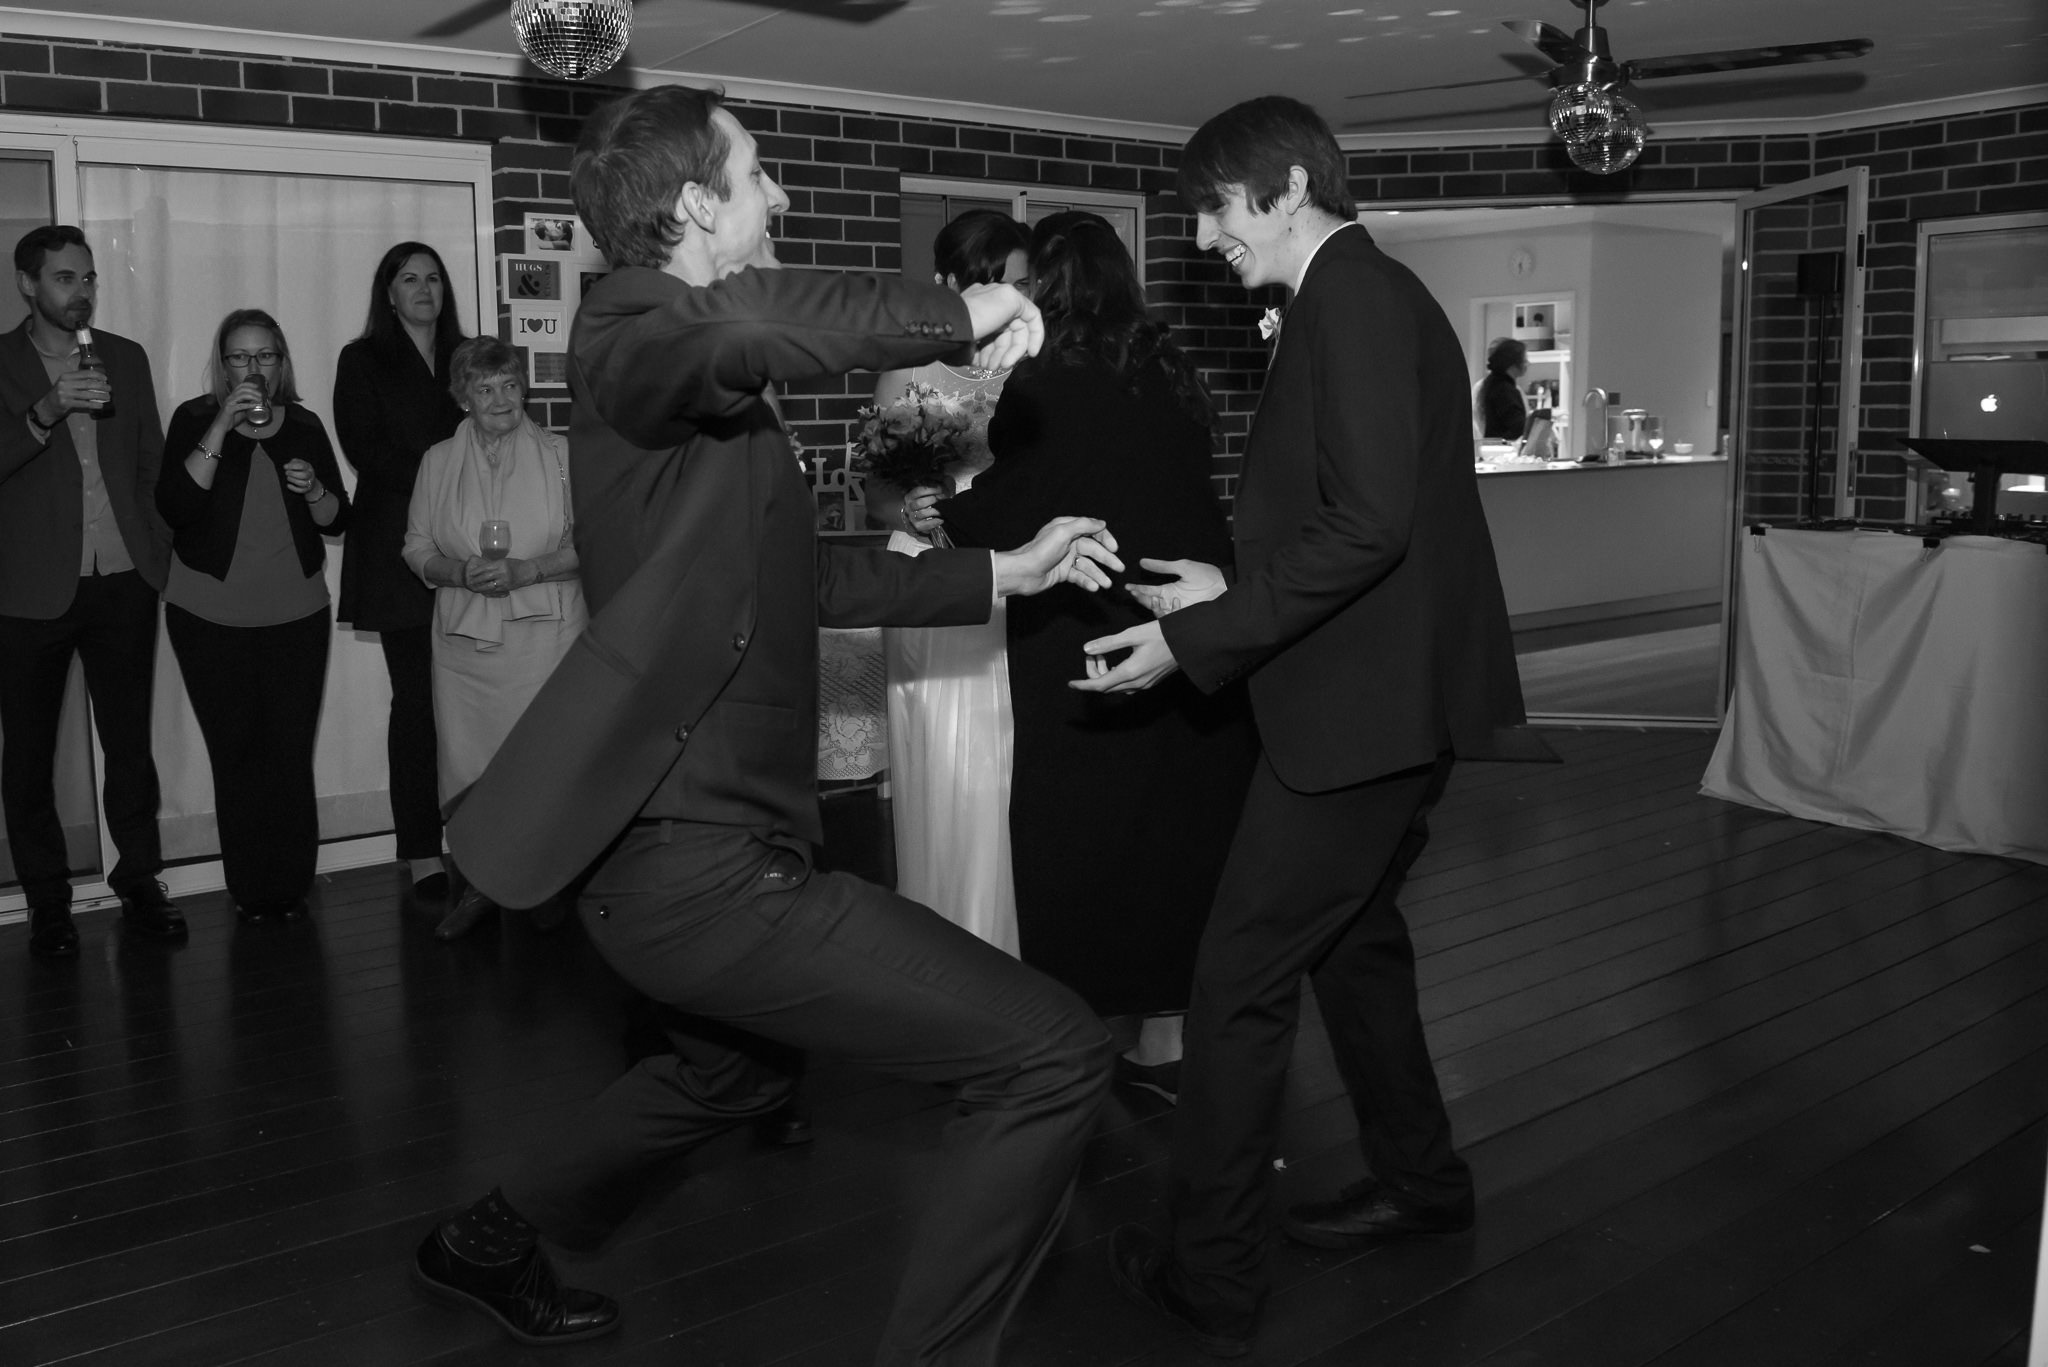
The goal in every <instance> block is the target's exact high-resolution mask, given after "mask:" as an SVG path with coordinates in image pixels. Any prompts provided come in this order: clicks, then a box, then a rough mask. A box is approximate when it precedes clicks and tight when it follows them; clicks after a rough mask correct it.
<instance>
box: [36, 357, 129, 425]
mask: <svg viewBox="0 0 2048 1367" xmlns="http://www.w3.org/2000/svg"><path fill="white" fill-rule="evenodd" d="M113 397H114V387H113V385H112V384H111V383H109V382H108V380H107V372H106V371H104V370H67V371H65V372H64V373H63V374H62V375H59V376H58V377H57V383H56V384H55V385H53V386H52V387H51V389H50V392H49V393H48V394H46V395H44V398H46V399H48V400H49V401H50V402H51V403H53V404H55V405H56V407H57V416H56V417H55V418H53V419H52V420H51V421H49V422H46V423H43V426H45V427H55V426H56V425H57V424H58V423H60V422H62V421H64V419H65V418H66V417H67V416H68V415H70V414H72V413H92V412H97V411H98V410H99V409H102V408H105V407H106V406H107V403H108V402H109V401H110V400H111V399H112V398H113ZM36 419H37V421H39V422H40V421H41V420H42V401H41V400H38V401H37V403H36Z"/></svg>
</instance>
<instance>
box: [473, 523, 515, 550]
mask: <svg viewBox="0 0 2048 1367" xmlns="http://www.w3.org/2000/svg"><path fill="white" fill-rule="evenodd" d="M476 549H477V554H479V555H481V556H483V558H484V559H486V560H503V559H504V558H505V557H506V556H508V555H510V554H511V553H512V524H511V523H509V522H504V521H500V520H499V519H497V518H491V519H489V520H487V521H486V522H485V523H484V525H483V527H482V528H481V529H479V530H478V532H477V534H476Z"/></svg>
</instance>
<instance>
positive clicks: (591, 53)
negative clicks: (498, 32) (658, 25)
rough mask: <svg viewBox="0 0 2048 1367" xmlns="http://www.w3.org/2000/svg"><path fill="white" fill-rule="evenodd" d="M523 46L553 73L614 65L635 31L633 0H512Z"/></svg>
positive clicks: (576, 73) (575, 74)
mask: <svg viewBox="0 0 2048 1367" xmlns="http://www.w3.org/2000/svg"><path fill="white" fill-rule="evenodd" d="M512 31H513V32H514V33H516V34H518V35H519V49H520V51H522V52H524V53H525V54H526V55H527V56H528V57H529V58H531V59H532V61H533V64H534V65H535V66H537V67H539V68H540V69H541V70H542V71H545V72H547V73H548V74H549V75H550V76H561V77H564V78H566V79H568V80H571V81H580V80H583V79H584V78H585V77H588V76H597V75H601V74H603V73H604V72H607V71H610V70H611V69H612V66H613V64H614V63H616V62H617V61H618V60H619V58H620V57H621V56H623V55H624V54H625V51H626V42H627V40H628V39H630V38H631V37H632V36H633V0H512Z"/></svg>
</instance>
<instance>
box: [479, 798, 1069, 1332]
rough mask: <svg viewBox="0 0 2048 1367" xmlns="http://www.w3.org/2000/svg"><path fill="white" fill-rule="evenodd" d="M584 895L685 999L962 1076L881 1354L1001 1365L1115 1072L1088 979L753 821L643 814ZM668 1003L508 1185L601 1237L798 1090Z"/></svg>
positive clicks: (954, 1083) (612, 935) (861, 1059)
mask: <svg viewBox="0 0 2048 1367" xmlns="http://www.w3.org/2000/svg"><path fill="white" fill-rule="evenodd" d="M578 910H579V912H580V913H581V916H582V920H583V925H584V928H585V930H586V931H588V933H589V935H590V939H591V942H592V943H593V944H595V945H596V947H597V949H598V952H599V953H600V954H602V955H603V956H604V958H605V960H606V961H607V962H608V963H610V964H611V966H612V967H613V968H614V969H616V970H617V971H618V972H619V974H620V975H621V976H622V977H624V978H625V979H626V980H627V981H628V982H630V983H631V984H632V985H633V986H634V987H636V988H638V989H639V990H640V991H641V992H644V993H645V994H647V995H648V996H649V997H651V998H653V999H654V1000H656V1001H657V1002H661V1003H663V1004H665V1005H666V1006H668V1007H670V1008H674V1010H675V1011H679V1012H689V1013H693V1014H694V1015H697V1016H701V1017H705V1018H708V1019H709V1020H712V1021H716V1022H718V1023H719V1024H720V1025H722V1026H726V1027H737V1028H739V1029H741V1030H745V1031H750V1032H753V1033H756V1034H759V1035H762V1036H765V1037H766V1038H768V1039H770V1040H774V1041H777V1042H779V1043H781V1044H785V1045H790V1046H794V1047H796V1048H800V1049H804V1050H822V1051H824V1052H827V1053H830V1054H833V1055H836V1056H838V1057H840V1058H845V1059H849V1060H852V1061H855V1062H858V1063H861V1064H864V1065H866V1066H868V1067H871V1068H875V1069H878V1070H880V1071H882V1072H885V1073H890V1074H893V1075H895V1076H897V1077H904V1078H913V1079H916V1080H919V1081H923V1082H933V1083H939V1084H942V1085H945V1086H949V1087H951V1088H953V1089H954V1090H955V1093H956V1104H955V1111H954V1115H953V1118H952V1119H951V1120H950V1121H949V1122H948V1123H947V1125H946V1129H945V1133H944V1137H943V1139H942V1141H941V1143H940V1146H939V1149H938V1151H937V1153H936V1154H933V1155H931V1156H929V1157H925V1158H922V1159H921V1160H920V1165H919V1168H918V1171H917V1174H916V1178H915V1186H916V1188H917V1190H918V1199H917V1203H916V1204H917V1205H918V1206H919V1207H920V1211H919V1214H918V1217H917V1221H916V1225H915V1228H914V1233H913V1238H912V1243H911V1248H910V1254H909V1259H908V1266H907V1268H906V1270H905V1272H904V1275H903V1280H902V1282H901V1284H900V1286H899V1288H898V1291H897V1296H896V1303H895V1307H894V1310H893V1312H892V1313H891V1316H890V1319H889V1323H888V1327H887V1330H886V1331H885V1333H884V1336H883V1340H882V1345H881V1349H880V1352H879V1354H878V1357H877V1361H878V1362H881V1363H885V1364H891V1367H895V1365H896V1364H910V1363H918V1364H938V1363H943V1364H949V1367H950V1365H953V1364H961V1365H964V1364H989V1363H993V1362H994V1361H995V1360H996V1343H997V1340H998V1338H999V1337H1000V1336H1001V1333H1002V1328H1003V1324H1004V1322H1005V1320H1006V1319H1007V1318H1008V1316H1009V1313H1010V1311H1011V1309H1012V1307H1013V1306H1014V1305H1015V1304H1016V1302H1017V1299H1018V1298H1019V1296H1020V1295H1021V1294H1022V1293H1023V1290H1024V1288H1025V1285H1026V1284H1027V1283H1028V1282H1029V1280H1030V1277H1031V1274H1032V1272H1033V1270H1034V1269H1035V1268H1036V1267H1037V1265H1038V1263H1039V1261H1040V1260H1041V1259H1042V1258H1043V1257H1044V1256H1045V1253H1046V1250H1047V1249H1048V1248H1049V1247H1050V1246H1051V1244H1052V1238H1053V1234H1054V1232H1055V1231H1056V1230H1057V1229H1058V1227H1059V1223H1060V1219H1061V1217H1062V1215H1063V1214H1064V1211H1065V1208H1066V1203H1067V1199H1068V1197H1069V1195H1070V1194H1071V1191H1072V1187H1073V1180H1074V1172H1075V1168H1076V1166H1077V1165H1078V1163H1079V1162H1080V1157H1081V1150H1082V1147H1083V1145H1084V1144H1085V1143H1086V1141H1087V1139H1088V1135H1089V1132H1090V1130H1091V1129H1092V1128H1093V1125H1094V1122H1095V1116H1096V1111H1097V1109H1098V1108H1099V1106H1100V1103H1101V1098H1102V1092H1103V1087H1104V1083H1105V1081H1106V1080H1107V1077H1108V1064H1109V1041H1108V1036H1107V1034H1106V1032H1105V1031H1104V1029H1103V1027H1102V1024H1101V1022H1099V1021H1098V1020H1096V1018H1095V1017H1094V1016H1093V1015H1092V1014H1091V1013H1090V1012H1089V1011H1088V1008H1087V1007H1086V1006H1085V1005H1084V1004H1083V1003H1082V1002H1081V1000H1080V998H1078V997H1076V996H1075V995H1074V994H1073V993H1072V992H1070V991H1068V990H1067V989H1066V988H1064V987H1061V986H1060V985H1059V984H1057V983H1055V982H1053V981H1052V980H1051V979H1050V978H1047V977H1045V976H1043V975H1042V974H1040V973H1038V972H1036V971H1035V970H1033V969H1030V968H1027V967H1025V966H1024V965H1023V964H1021V963H1018V962H1017V961H1016V960H1015V959H1012V958H1010V957H1009V956H1008V955H1007V954H1004V953H1003V952H1002V951H1000V950H997V949H994V948H992V947H990V946H989V945H987V944H985V943H983V942H982V941H981V940H979V939H977V938H975V937H974V936H973V935H971V934H969V933H968V932H966V931H964V930H962V929H960V928H959V927H958V926H956V925H953V924H952V923H951V922H949V921H947V920H945V919H944V918H942V917H940V916H938V915H936V914H935V913H933V912H932V911H930V910H928V909H927V908H925V907H922V906H920V905H918V904H917V903H915V902H911V901H909V900H907V899H905V898H901V897H898V896H896V895H895V894H894V893H891V892H887V891H884V890H883V889H881V888H878V887H875V886H873V885H872V884H869V883H864V882H862V881H861V880H859V879H857V878H854V877H851V876H850V875H847V874H837V873H821V872H815V871H810V870H808V869H807V867H806V865H805V862H804V859H803V858H802V857H801V856H800V855H798V854H795V853H793V852H791V851H789V850H787V849H783V848H779V847H776V846H772V845H769V844H767V843H765V842H763V841H762V840H760V839H759V838H757V837H756V836H754V835H753V834H752V833H750V832H748V831H746V830H743V829H741V828H738V827H729V826H707V825H695V824H689V823H682V822H657V823H653V824H641V823H636V824H635V825H634V826H632V827H631V828H629V829H628V830H627V832H626V834H625V835H624V836H623V837H622V838H621V841H620V843H619V844H618V846H617V847H616V848H615V850H614V852H613V853H612V854H611V856H610V857H609V859H607V860H606V862H605V863H604V864H603V865H602V866H601V867H600V868H599V869H598V871H597V873H596V874H595V876H594V877H593V878H592V880H591V882H590V883H589V884H588V886H587V887H586V888H585V889H584V892H583V895H582V898H581V900H580V902H579V904H578ZM665 1020H666V1024H667V1027H668V1029H669V1031H670V1038H671V1040H672V1042H673V1044H674V1050H675V1051H674V1052H673V1053H671V1054H662V1055H658V1056H655V1057H653V1058H648V1059H643V1060H641V1061H640V1062H639V1063H638V1064H636V1065H635V1066H634V1067H633V1068H632V1069H631V1070H629V1071H628V1072H627V1073H626V1074H625V1075H624V1076H623V1077H621V1078H620V1079H619V1080H618V1081H616V1082H614V1083H613V1084H612V1085H611V1086H610V1087H609V1088H607V1089H606V1090H605V1091H604V1092H602V1093H601V1094H599V1096H598V1097H597V1098H596V1099H595V1100H594V1101H593V1102H592V1104H591V1105H590V1106H589V1108H588V1109H586V1110H585V1111H584V1112H583V1113H582V1114H581V1115H579V1116H578V1117H576V1119H575V1122H574V1123H573V1124H572V1125H570V1126H568V1127H567V1128H566V1129H565V1130H564V1131H563V1133H562V1134H561V1136H560V1137H559V1138H557V1139H555V1140H554V1141H552V1142H550V1143H547V1144H545V1145H544V1146H541V1147H538V1148H535V1149H533V1150H531V1151H530V1152H529V1154H528V1157H527V1158H526V1160H525V1161H524V1163H523V1164H522V1165H521V1167H520V1170H519V1171H518V1172H517V1174H516V1175H515V1176H514V1177H513V1178H512V1179H511V1180H509V1181H507V1182H505V1183H504V1184H503V1190H504V1193H505V1197H506V1199H507V1200H508V1201H509V1202H510V1203H511V1205H512V1207H513V1208H514V1209H515V1210H517V1211H519V1212H520V1213H521V1214H522V1215H524V1216H525V1217H526V1218H527V1219H528V1220H530V1221H532V1222H533V1223H534V1224H535V1225H537V1226H538V1227H539V1228H540V1229H541V1230H542V1231H544V1232H545V1233H546V1234H547V1235H549V1237H551V1238H555V1239H558V1240H560V1241H562V1242H564V1243H569V1244H584V1245H587V1244H589V1243H592V1242H595V1241H596V1240H598V1239H601V1238H603V1237H604V1236H605V1235H606V1234H607V1233H609V1232H610V1230H611V1229H612V1228H613V1227H614V1226H615V1225H616V1224H617V1223H618V1221H619V1220H620V1219H622V1218H623V1217H624V1216H625V1214H626V1213H627V1212H628V1211H629V1210H630V1208H631V1206H632V1203H633V1201H634V1199H635V1198H636V1197H637V1195H638V1194H639V1191H640V1185H641V1179H642V1178H644V1177H645V1176H646V1174H648V1173H649V1172H650V1171H652V1170H653V1169H654V1168H655V1167H656V1166H657V1165H659V1164H660V1163H662V1162H663V1161H665V1160H667V1159H669V1158H672V1157H674V1156H675V1155H677V1154H680V1153H682V1152H685V1151H686V1150H688V1149H690V1148H691V1147H693V1146H694V1145H696V1144H698V1143H699V1142H701V1141H703V1140H705V1139H708V1138H710V1137H711V1136H713V1135H716V1134H718V1133H720V1132H721V1131H723V1130H725V1129H728V1128H730V1127H731V1126H733V1125H735V1124H737V1123H739V1122H741V1121H744V1120H746V1119H748V1118H750V1117H753V1116H757V1115H760V1114H762V1113H764V1112H766V1111H769V1110H772V1109H774V1108H775V1107H776V1106H777V1105H779V1104H780V1103H781V1101H782V1100H783V1098H784V1097H785V1096H786V1095H787V1094H788V1091H789V1087H790V1079H789V1075H788V1073H787V1072H786V1071H783V1070H782V1069H781V1068H779V1067H776V1066H774V1065H772V1064H771V1063H769V1062H767V1061H766V1060H765V1059H764V1058H763V1057H762V1056H761V1055H760V1054H759V1053H758V1052H757V1051H754V1050H751V1049H749V1048H747V1047H744V1045H743V1044H740V1043H736V1042H735V1040H734V1039H733V1038H732V1037H730V1036H728V1037H725V1038H714V1037H712V1035H711V1033H710V1032H693V1031H691V1030H690V1029H689V1028H688V1022H687V1021H686V1019H685V1018H683V1017H681V1016H679V1015H676V1014H670V1015H668V1016H667V1017H666V1018H665Z"/></svg>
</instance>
